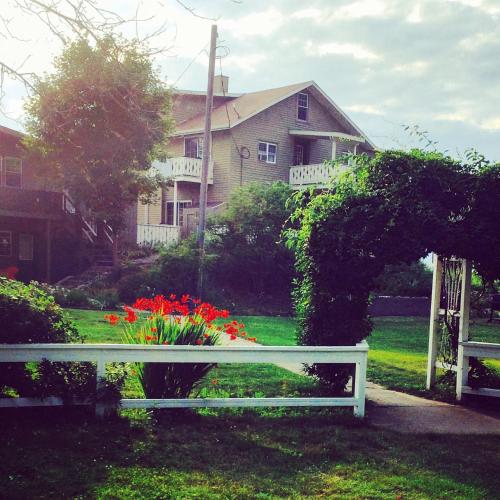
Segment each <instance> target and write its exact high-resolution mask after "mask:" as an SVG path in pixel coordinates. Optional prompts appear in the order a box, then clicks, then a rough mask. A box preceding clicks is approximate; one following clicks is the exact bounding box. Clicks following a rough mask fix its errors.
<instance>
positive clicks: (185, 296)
mask: <svg viewBox="0 0 500 500" xmlns="http://www.w3.org/2000/svg"><path fill="white" fill-rule="evenodd" d="M181 302H182V303H183V304H186V303H187V302H189V295H188V294H187V293H185V294H184V295H183V296H182V297H181Z"/></svg>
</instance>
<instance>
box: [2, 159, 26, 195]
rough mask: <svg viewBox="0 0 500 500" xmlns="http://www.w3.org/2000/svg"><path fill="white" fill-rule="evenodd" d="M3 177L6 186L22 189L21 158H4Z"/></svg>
mask: <svg viewBox="0 0 500 500" xmlns="http://www.w3.org/2000/svg"><path fill="white" fill-rule="evenodd" d="M2 170H3V172H2V176H1V177H3V179H1V180H3V184H4V186H9V187H18V188H20V187H21V184H22V182H21V180H22V179H21V178H22V163H21V159H20V158H14V157H12V156H5V157H4V158H2Z"/></svg>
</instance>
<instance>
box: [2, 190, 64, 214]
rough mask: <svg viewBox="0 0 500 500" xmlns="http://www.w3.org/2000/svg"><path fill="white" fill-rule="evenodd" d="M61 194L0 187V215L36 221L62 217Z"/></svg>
mask: <svg viewBox="0 0 500 500" xmlns="http://www.w3.org/2000/svg"><path fill="white" fill-rule="evenodd" d="M63 210H64V207H63V194H62V193H61V192H54V191H39V190H35V189H19V188H11V187H0V214H2V215H9V216H19V217H31V218H36V219H47V218H49V219H58V218H61V217H63V216H64V211H63Z"/></svg>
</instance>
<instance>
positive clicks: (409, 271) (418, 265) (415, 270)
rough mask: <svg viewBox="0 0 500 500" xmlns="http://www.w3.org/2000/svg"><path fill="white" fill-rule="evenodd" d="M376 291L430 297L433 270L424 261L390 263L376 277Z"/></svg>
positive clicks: (384, 293) (396, 294)
mask: <svg viewBox="0 0 500 500" xmlns="http://www.w3.org/2000/svg"><path fill="white" fill-rule="evenodd" d="M373 291H374V292H376V293H378V294H380V295H393V296H400V297H430V295H431V292H432V271H431V270H430V269H428V268H427V267H426V266H425V264H424V263H423V262H422V261H416V262H412V263H411V264H405V263H402V264H389V265H387V266H385V269H384V271H383V272H382V274H380V275H379V276H378V277H377V278H376V279H375V285H374V289H373Z"/></svg>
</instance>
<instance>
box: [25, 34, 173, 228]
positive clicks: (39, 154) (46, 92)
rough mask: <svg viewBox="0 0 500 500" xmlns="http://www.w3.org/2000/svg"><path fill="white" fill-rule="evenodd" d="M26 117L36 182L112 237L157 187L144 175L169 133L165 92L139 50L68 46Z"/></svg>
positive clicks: (122, 45) (110, 44) (112, 43)
mask: <svg viewBox="0 0 500 500" xmlns="http://www.w3.org/2000/svg"><path fill="white" fill-rule="evenodd" d="M26 110H27V113H28V117H29V118H28V123H27V129H28V132H29V134H30V136H29V138H28V140H27V145H28V148H29V150H30V152H31V154H32V155H33V156H34V157H35V158H36V159H37V160H38V164H39V165H40V168H39V173H40V175H43V176H46V177H50V178H53V179H57V180H59V182H60V184H61V187H64V188H66V189H68V190H69V192H70V193H71V195H72V196H73V197H74V199H75V200H76V202H77V203H78V204H79V205H84V206H85V207H87V208H88V209H90V210H91V212H92V213H93V214H94V215H95V216H96V217H97V218H99V219H105V220H106V221H107V222H108V224H109V225H110V226H111V227H112V229H113V231H114V232H115V234H118V233H119V231H120V230H121V229H122V228H123V226H124V223H125V219H124V214H125V213H126V209H127V208H128V207H129V206H130V204H131V203H133V202H135V201H136V200H137V198H138V196H143V197H146V198H147V197H148V196H151V195H152V193H153V192H154V190H155V188H156V187H157V184H158V179H157V178H155V177H153V176H148V175H145V174H146V173H147V171H148V169H149V168H150V166H151V161H152V159H153V158H154V157H155V156H157V155H159V154H160V153H161V147H162V145H164V144H165V142H166V137H167V134H168V132H169V130H170V127H171V119H170V118H169V116H170V114H169V113H170V97H169V93H168V91H167V89H166V87H165V86H164V84H163V83H162V82H161V81H160V80H159V78H158V76H157V75H156V73H155V72H154V70H153V68H152V64H151V61H150V59H149V58H148V56H147V55H145V53H144V52H143V51H142V49H141V46H140V45H139V44H138V43H135V42H126V41H124V40H121V39H114V38H112V37H110V36H108V37H106V38H103V39H99V40H98V41H97V42H95V44H93V45H92V44H90V43H89V42H88V41H87V40H85V39H82V40H79V41H77V42H74V43H72V44H70V45H68V46H67V47H66V49H65V50H64V52H63V53H62V55H61V56H60V57H58V58H57V59H56V62H55V73H54V74H53V75H49V76H46V77H45V78H43V79H42V80H40V81H39V82H38V83H37V84H36V85H35V92H34V94H33V96H32V97H31V99H30V100H29V102H28V104H27V106H26Z"/></svg>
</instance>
